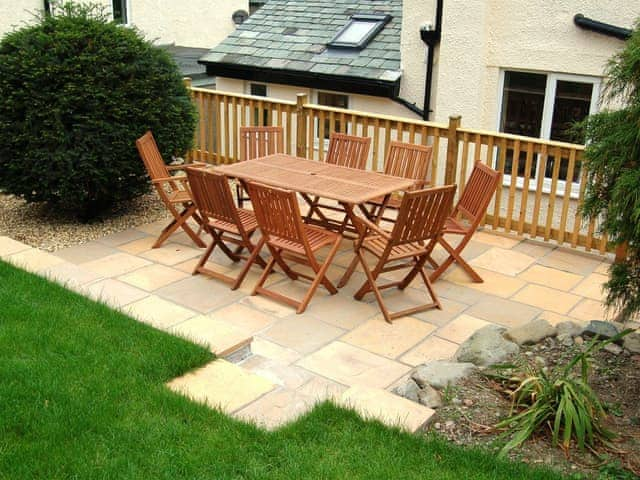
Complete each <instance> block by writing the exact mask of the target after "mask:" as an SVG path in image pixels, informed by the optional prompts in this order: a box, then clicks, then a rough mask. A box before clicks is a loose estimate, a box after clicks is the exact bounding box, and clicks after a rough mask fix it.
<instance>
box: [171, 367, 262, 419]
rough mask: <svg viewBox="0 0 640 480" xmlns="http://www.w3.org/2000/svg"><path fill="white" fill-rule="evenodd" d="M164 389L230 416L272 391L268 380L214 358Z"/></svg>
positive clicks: (172, 381)
mask: <svg viewBox="0 0 640 480" xmlns="http://www.w3.org/2000/svg"><path fill="white" fill-rule="evenodd" d="M167 386H168V387H169V388H170V389H171V390H173V391H175V392H178V393H181V394H183V395H186V396H188V397H189V398H192V399H193V400H196V401H199V402H203V403H206V404H207V405H209V406H211V407H217V408H220V409H221V410H222V411H224V412H226V413H232V412H235V411H236V410H239V409H240V408H242V407H244V406H245V405H247V404H249V403H251V402H253V401H254V400H257V399H258V398H260V397H261V396H262V395H264V394H265V393H267V392H270V391H271V390H273V388H274V385H273V383H271V382H270V381H269V380H267V379H265V378H262V377H260V376H258V375H254V374H252V373H249V372H247V371H246V370H245V369H243V368H241V367H239V366H237V365H234V364H232V363H229V362H227V361H226V360H222V359H218V360H215V361H214V362H211V363H209V364H208V365H206V366H204V367H203V368H200V369H198V370H196V371H194V372H191V373H187V374H186V375H184V376H182V377H178V378H175V379H173V380H171V381H170V382H169V383H168V384H167Z"/></svg>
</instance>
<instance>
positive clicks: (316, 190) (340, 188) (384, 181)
mask: <svg viewBox="0 0 640 480" xmlns="http://www.w3.org/2000/svg"><path fill="white" fill-rule="evenodd" d="M214 170H216V171H219V172H222V173H224V174H225V175H228V176H230V177H236V178H240V179H242V180H249V181H255V182H260V183H265V184H267V185H273V186H274V187H280V188H286V189H289V190H295V191H297V192H302V193H307V194H310V195H317V196H319V197H323V198H328V199H330V200H336V201H338V202H345V203H352V204H358V203H364V202H366V201H368V200H372V199H374V198H376V197H380V196H382V195H387V194H389V193H393V192H396V191H400V190H405V189H407V188H409V187H411V186H412V185H413V184H414V183H415V182H414V180H411V179H407V178H401V177H393V176H390V175H384V174H382V173H378V172H370V171H366V170H358V169H355V168H347V167H339V166H337V165H332V164H328V163H324V162H319V161H316V160H309V159H306V158H300V157H294V156H292V155H287V154H284V153H277V154H275V155H268V156H266V157H261V158H256V159H253V160H247V161H244V162H238V163H233V164H230V165H220V166H216V167H214Z"/></svg>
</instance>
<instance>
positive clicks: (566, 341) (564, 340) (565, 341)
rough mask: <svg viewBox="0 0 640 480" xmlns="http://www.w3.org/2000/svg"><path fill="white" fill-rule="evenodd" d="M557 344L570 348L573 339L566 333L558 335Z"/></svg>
mask: <svg viewBox="0 0 640 480" xmlns="http://www.w3.org/2000/svg"><path fill="white" fill-rule="evenodd" d="M558 342H559V343H560V345H563V346H565V347H570V346H571V345H573V337H572V336H571V335H569V334H568V333H563V334H562V335H560V334H558Z"/></svg>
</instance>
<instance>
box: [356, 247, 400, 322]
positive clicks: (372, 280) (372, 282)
mask: <svg viewBox="0 0 640 480" xmlns="http://www.w3.org/2000/svg"><path fill="white" fill-rule="evenodd" d="M358 258H359V259H360V263H362V268H363V269H364V274H365V275H366V276H367V283H365V284H364V285H363V286H362V287H361V288H360V290H358V292H357V293H356V295H354V298H357V299H358V300H360V299H362V297H363V296H364V294H365V293H366V292H367V291H368V290H369V288H366V287H367V286H368V287H370V289H371V290H373V294H374V295H375V297H376V300H377V301H378V305H379V306H380V310H381V311H382V316H383V317H384V319H385V321H386V322H387V323H391V315H390V314H389V310H387V307H386V306H385V304H384V301H383V299H382V293H381V292H380V289H378V286H377V285H376V279H377V278H378V274H379V270H380V268H381V264H382V263H383V261H382V259H380V261H379V262H378V264H377V265H376V268H375V269H374V271H373V272H372V271H371V270H369V267H367V263H366V261H365V258H364V255H363V254H362V251H361V250H358ZM363 290H364V291H363ZM360 292H362V294H361V295H360V298H358V294H359V293H360Z"/></svg>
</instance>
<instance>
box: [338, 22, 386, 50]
mask: <svg viewBox="0 0 640 480" xmlns="http://www.w3.org/2000/svg"><path fill="white" fill-rule="evenodd" d="M378 23H380V22H375V21H366V20H352V21H351V23H349V25H348V26H347V28H346V29H345V30H344V31H343V32H342V33H341V34H340V35H338V36H337V37H336V38H334V39H333V41H334V42H340V43H353V44H354V45H357V44H358V43H360V42H361V41H362V40H364V39H365V38H366V37H367V35H369V33H371V31H372V30H373V29H374V28H375V27H376V25H378Z"/></svg>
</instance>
